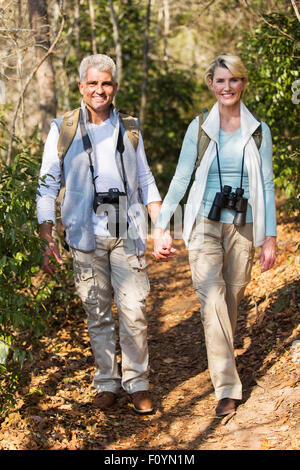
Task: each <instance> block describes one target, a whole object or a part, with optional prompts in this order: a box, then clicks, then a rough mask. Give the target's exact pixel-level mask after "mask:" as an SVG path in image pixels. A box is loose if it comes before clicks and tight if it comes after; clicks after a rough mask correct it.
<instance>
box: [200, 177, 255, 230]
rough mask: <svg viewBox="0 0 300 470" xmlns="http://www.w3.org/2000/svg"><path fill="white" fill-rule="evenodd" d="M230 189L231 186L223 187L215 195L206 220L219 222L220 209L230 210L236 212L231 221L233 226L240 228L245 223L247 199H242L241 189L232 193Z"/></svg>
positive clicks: (242, 192)
mask: <svg viewBox="0 0 300 470" xmlns="http://www.w3.org/2000/svg"><path fill="white" fill-rule="evenodd" d="M231 189H232V188H231V186H224V187H223V189H222V191H221V192H219V193H216V195H215V198H214V202H213V204H212V206H211V209H210V211H209V214H208V218H209V219H210V220H214V221H219V220H220V216H221V209H232V210H235V211H236V214H235V216H234V219H233V223H234V225H237V226H238V227H242V226H243V225H245V223H246V212H247V204H248V199H246V198H244V197H243V194H244V190H243V188H236V190H235V192H234V193H233V192H231Z"/></svg>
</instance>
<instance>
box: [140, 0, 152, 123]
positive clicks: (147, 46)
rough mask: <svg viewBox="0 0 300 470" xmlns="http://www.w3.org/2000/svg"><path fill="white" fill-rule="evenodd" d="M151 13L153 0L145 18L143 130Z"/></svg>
mask: <svg viewBox="0 0 300 470" xmlns="http://www.w3.org/2000/svg"><path fill="white" fill-rule="evenodd" d="M150 13H151V0H148V5H147V12H146V19H145V35H144V50H143V81H142V92H141V106H140V115H139V122H140V128H141V131H143V130H144V124H145V116H146V104H147V82H148V52H149V25H150Z"/></svg>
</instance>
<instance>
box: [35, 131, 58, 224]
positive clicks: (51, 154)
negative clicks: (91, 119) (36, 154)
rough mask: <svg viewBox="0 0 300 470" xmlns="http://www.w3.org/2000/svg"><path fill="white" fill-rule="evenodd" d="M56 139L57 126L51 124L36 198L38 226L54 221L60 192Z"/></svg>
mask: <svg viewBox="0 0 300 470" xmlns="http://www.w3.org/2000/svg"><path fill="white" fill-rule="evenodd" d="M58 137H59V131H58V128H57V125H56V124H55V123H52V124H51V127H50V131H49V134H48V136H47V139H46V142H45V146H44V152H43V158H42V165H41V170H40V179H39V187H38V193H37V197H36V207H37V219H38V223H39V224H40V223H42V222H43V221H44V220H52V221H53V222H54V221H55V200H56V198H57V195H58V193H59V190H60V163H59V158H58V152H57V142H58Z"/></svg>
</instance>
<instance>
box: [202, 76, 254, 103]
mask: <svg viewBox="0 0 300 470" xmlns="http://www.w3.org/2000/svg"><path fill="white" fill-rule="evenodd" d="M246 83H247V79H246V78H238V77H235V76H234V75H232V73H231V72H230V70H228V69H227V68H225V67H217V68H216V69H215V73H214V77H213V80H212V82H211V83H210V85H209V86H210V89H211V90H212V91H213V92H214V94H215V96H216V98H217V100H218V102H219V105H224V106H234V105H236V104H237V103H239V102H240V100H241V96H242V93H243V91H244V90H245V88H246Z"/></svg>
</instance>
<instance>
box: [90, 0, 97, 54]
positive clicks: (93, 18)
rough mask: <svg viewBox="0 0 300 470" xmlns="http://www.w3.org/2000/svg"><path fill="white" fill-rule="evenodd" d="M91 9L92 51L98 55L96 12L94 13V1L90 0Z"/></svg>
mask: <svg viewBox="0 0 300 470" xmlns="http://www.w3.org/2000/svg"><path fill="white" fill-rule="evenodd" d="M89 8H90V18H91V29H92V50H93V54H97V44H96V27H95V12H94V4H93V0H89Z"/></svg>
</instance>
